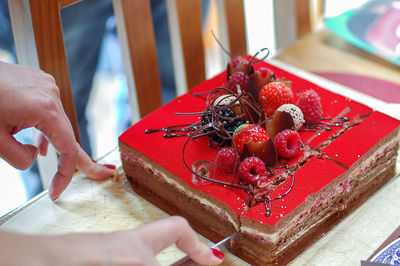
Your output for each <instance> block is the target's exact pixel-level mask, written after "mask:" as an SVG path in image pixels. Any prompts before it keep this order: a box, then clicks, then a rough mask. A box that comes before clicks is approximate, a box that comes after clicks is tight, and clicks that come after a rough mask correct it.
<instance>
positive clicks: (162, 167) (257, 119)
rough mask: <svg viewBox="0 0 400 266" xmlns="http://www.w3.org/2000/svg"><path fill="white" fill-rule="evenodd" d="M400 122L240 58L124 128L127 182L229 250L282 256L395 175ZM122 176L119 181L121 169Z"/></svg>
mask: <svg viewBox="0 0 400 266" xmlns="http://www.w3.org/2000/svg"><path fill="white" fill-rule="evenodd" d="M399 126H400V121H398V120H396V119H394V118H391V117H389V116H387V115H384V114H382V113H380V112H377V111H374V110H372V109H371V108H370V107H368V106H365V105H363V104H360V103H358V102H356V101H354V100H352V99H349V98H346V97H343V96H341V95H338V94H335V93H332V92H330V91H327V90H325V89H323V88H321V87H319V86H317V85H315V84H312V83H310V82H308V81H306V80H304V79H301V78H299V77H297V76H295V75H293V74H291V73H288V72H286V71H284V70H281V69H279V68H277V67H275V66H273V65H269V64H267V63H265V62H263V61H257V62H256V60H255V58H254V57H253V58H242V57H236V58H234V59H233V60H232V61H231V62H230V63H229V64H228V67H227V71H225V72H223V73H221V74H220V75H218V76H216V77H214V78H212V79H210V80H207V81H205V82H203V83H201V84H200V85H198V86H196V87H195V88H193V89H192V90H191V91H190V92H189V93H187V94H185V95H182V96H180V97H178V98H177V99H175V100H174V101H172V102H171V103H169V104H167V105H165V106H163V107H161V108H160V109H158V110H156V111H154V112H153V113H151V114H150V115H148V116H146V117H145V118H143V119H142V120H141V121H139V122H138V123H136V124H135V125H133V126H132V127H131V128H129V129H128V130H127V131H126V132H124V133H123V134H122V135H121V136H120V138H119V144H120V151H121V159H122V163H123V168H124V171H125V173H126V181H127V184H129V186H130V187H131V188H133V190H134V191H135V192H137V193H138V194H140V195H142V196H143V197H145V198H146V199H148V200H149V201H151V202H153V203H154V204H155V205H157V206H158V207H160V208H161V209H163V210H165V211H166V212H168V213H170V214H173V215H182V216H184V217H186V218H187V219H188V221H189V222H190V223H191V225H192V226H193V227H194V228H195V229H196V230H197V231H198V232H199V233H201V234H202V235H203V236H205V237H207V238H209V239H210V240H212V241H218V240H221V239H222V238H224V237H227V236H229V235H231V234H233V233H234V232H240V234H238V235H237V237H236V238H235V239H233V240H232V245H231V246H232V247H231V251H232V252H233V253H234V254H236V255H238V256H239V257H240V258H242V259H244V260H246V261H247V262H249V263H251V264H255V265H265V264H282V263H287V262H290V261H291V260H293V259H294V258H295V257H296V256H297V255H298V254H300V253H301V252H302V251H303V250H305V249H306V248H307V247H309V246H310V245H311V244H312V243H313V242H315V241H317V240H318V239H319V238H320V237H321V236H322V235H323V234H324V233H326V232H327V231H329V230H330V229H331V228H332V227H333V226H334V225H336V224H337V223H338V222H339V221H341V220H342V219H343V218H344V217H345V216H346V215H347V214H349V213H351V212H352V211H353V210H354V209H355V208H356V207H357V206H359V205H360V204H361V203H362V202H363V201H365V200H366V199H367V198H368V197H369V196H371V195H372V194H373V193H374V192H376V191H377V190H378V189H379V188H380V187H381V186H383V185H384V184H385V183H387V182H388V181H389V180H390V179H391V178H392V177H393V176H394V175H395V163H396V157H397V151H398V149H399V137H398V135H399ZM119 181H120V182H123V181H121V180H119Z"/></svg>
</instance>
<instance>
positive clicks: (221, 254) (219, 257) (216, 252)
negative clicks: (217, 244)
mask: <svg viewBox="0 0 400 266" xmlns="http://www.w3.org/2000/svg"><path fill="white" fill-rule="evenodd" d="M211 250H212V253H213V254H214V256H215V257H217V258H218V259H220V260H222V259H223V258H224V257H225V254H224V253H222V252H221V251H219V250H218V249H215V248H211Z"/></svg>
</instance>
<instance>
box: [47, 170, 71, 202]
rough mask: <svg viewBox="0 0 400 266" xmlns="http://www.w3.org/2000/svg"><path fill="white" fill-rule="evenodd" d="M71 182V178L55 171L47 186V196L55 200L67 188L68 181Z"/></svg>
mask: <svg viewBox="0 0 400 266" xmlns="http://www.w3.org/2000/svg"><path fill="white" fill-rule="evenodd" d="M70 182H71V178H67V177H66V176H64V175H63V174H61V173H60V171H59V172H57V174H56V175H55V176H54V178H53V180H52V181H51V184H50V187H49V196H50V199H51V200H53V201H55V200H56V199H58V197H59V196H60V195H61V193H62V192H63V191H64V190H65V189H66V188H67V186H68V185H69V183H70Z"/></svg>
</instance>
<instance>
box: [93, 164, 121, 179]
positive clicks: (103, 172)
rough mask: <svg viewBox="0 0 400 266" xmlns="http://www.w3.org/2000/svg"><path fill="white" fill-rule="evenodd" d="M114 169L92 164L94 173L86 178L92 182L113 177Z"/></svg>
mask: <svg viewBox="0 0 400 266" xmlns="http://www.w3.org/2000/svg"><path fill="white" fill-rule="evenodd" d="M115 169H116V166H115V165H111V164H98V163H94V171H92V173H91V174H90V175H88V177H89V178H91V179H93V180H104V179H107V178H110V177H112V176H114V174H115Z"/></svg>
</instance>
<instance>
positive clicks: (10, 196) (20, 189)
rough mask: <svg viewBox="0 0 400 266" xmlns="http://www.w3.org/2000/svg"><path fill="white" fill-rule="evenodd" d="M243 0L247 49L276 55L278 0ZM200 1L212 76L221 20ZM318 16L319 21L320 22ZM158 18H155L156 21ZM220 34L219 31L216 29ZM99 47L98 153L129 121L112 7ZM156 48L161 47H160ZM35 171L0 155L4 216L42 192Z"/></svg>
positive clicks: (336, 11) (94, 115)
mask: <svg viewBox="0 0 400 266" xmlns="http://www.w3.org/2000/svg"><path fill="white" fill-rule="evenodd" d="M85 1H89V0H85ZM85 1H83V2H85ZM163 1H164V0H161V1H159V2H163ZM155 2H157V1H154V3H153V1H152V9H153V10H154V11H155V12H163V11H162V10H161V11H160V10H159V9H157V8H158V7H157V6H156V4H155ZM164 2H165V1H164ZM365 2H367V1H366V0H347V1H346V4H345V5H344V4H343V1H335V0H326V1H325V10H324V17H325V18H329V17H335V16H337V15H340V14H342V13H344V12H346V11H348V10H350V9H352V8H355V7H358V6H360V5H362V4H364V3H365ZM0 3H1V4H2V8H3V9H4V8H5V6H6V4H7V0H0ZM244 3H245V10H246V16H245V17H246V27H247V35H248V36H247V38H248V54H255V53H256V52H257V51H259V50H260V49H261V48H264V47H268V48H269V49H270V51H271V54H270V57H273V56H274V55H275V54H276V53H277V52H278V51H277V50H278V49H277V45H276V38H275V36H276V33H275V32H274V21H275V20H274V19H275V18H274V17H273V12H272V9H273V4H274V1H272V0H245V1H244ZM202 7H203V8H204V9H206V10H207V12H204V11H203V13H204V15H203V20H204V24H203V27H204V44H205V47H206V64H207V66H206V69H207V76H208V77H211V76H213V75H215V74H217V73H218V72H220V71H221V70H223V69H222V68H221V66H219V65H218V64H217V63H216V62H217V61H218V60H217V58H216V53H215V51H216V50H218V49H221V48H220V47H219V46H218V44H217V42H216V41H215V39H214V38H213V36H212V34H211V31H212V30H214V29H215V25H216V24H217V23H218V22H217V17H216V16H217V10H216V4H215V1H214V0H209V1H204V3H203V2H202ZM4 14H5V13H4V10H3V13H2V14H0V16H5V15H4ZM66 16H67V15H66ZM0 18H1V17H0ZM63 19H64V18H63ZM153 19H156V18H153ZM281 19H282V18H281ZM63 22H64V21H63ZM320 22H322V21H320ZM320 22H318V21H317V22H316V23H320ZM156 23H157V22H156V21H154V24H155V25H156ZM164 24H165V23H164ZM5 26H6V25H5V24H4V23H2V22H1V21H0V33H1V34H2V35H7V34H10V32H9V31H7V29H6V28H5ZM317 28H318V27H317ZM216 34H217V35H218V33H216ZM156 35H157V33H156ZM0 39H1V38H0ZM1 40H2V39H1ZM156 40H157V42H159V41H160V42H166V41H165V39H164V38H163V36H162V35H160V36H156ZM167 42H168V40H167ZM66 46H68V43H66ZM0 47H3V49H0V60H1V61H5V62H10V63H15V60H16V59H15V52H14V51H15V50H13V49H12V48H11V49H7V48H9V47H11V46H10V45H9V46H2V45H1V42H0ZM67 49H68V47H67ZM99 49H100V53H99V58H98V64H97V66H96V68H95V73H94V78H93V81H92V83H91V91H90V95H89V99H88V103H87V106H86V108H85V117H86V120H87V131H88V136H89V139H90V143H89V145H90V147H89V148H90V149H91V154H92V158H94V159H96V158H99V157H101V156H102V155H104V154H106V153H107V152H108V151H110V150H112V149H114V148H115V147H117V145H118V136H119V135H120V134H121V133H122V132H123V131H124V130H125V129H126V128H127V127H128V126H129V125H130V124H131V121H130V110H129V105H128V100H127V84H126V79H125V75H124V71H123V67H122V60H123V58H122V56H121V51H120V47H119V42H118V36H117V34H116V21H115V18H114V17H113V15H112V13H111V14H109V15H107V18H106V20H105V31H104V33H103V35H102V39H101V45H100V48H99ZM165 49H167V51H168V49H170V47H169V46H167V47H166V48H165ZM158 53H162V52H160V51H158ZM159 60H160V59H159ZM163 60H164V59H163ZM168 60H170V59H168ZM162 71H163V70H161V72H162ZM161 76H163V75H161ZM166 76H167V77H166V78H164V79H163V77H162V83H163V102H164V103H167V102H169V101H170V100H172V99H173V98H174V97H175V92H174V88H172V89H171V88H168V85H165V84H166V83H168V82H170V83H173V81H171V80H168V76H169V78H172V79H173V75H171V74H167V75H166ZM165 79H167V80H165ZM164 85H165V86H164ZM172 87H173V85H172ZM18 135H19V136H18V138H20V139H22V140H25V139H26V138H29V136H30V135H31V131H30V130H25V131H23V132H20V133H19V134H18ZM22 140H21V141H22ZM33 171H34V169H33ZM31 172H32V169H31V170H30V171H18V170H15V169H14V168H13V167H11V166H10V165H8V164H7V163H6V162H5V161H3V160H2V159H0V173H1V177H0V216H1V215H3V214H5V213H7V212H9V211H11V210H13V209H14V208H16V207H18V206H20V205H21V204H23V203H24V202H26V201H27V200H29V199H31V198H32V197H34V196H35V195H36V194H37V193H38V192H40V190H41V189H40V188H35V189H33V187H35V186H37V184H33V183H35V182H31V181H30V179H35V177H32V174H31Z"/></svg>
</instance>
